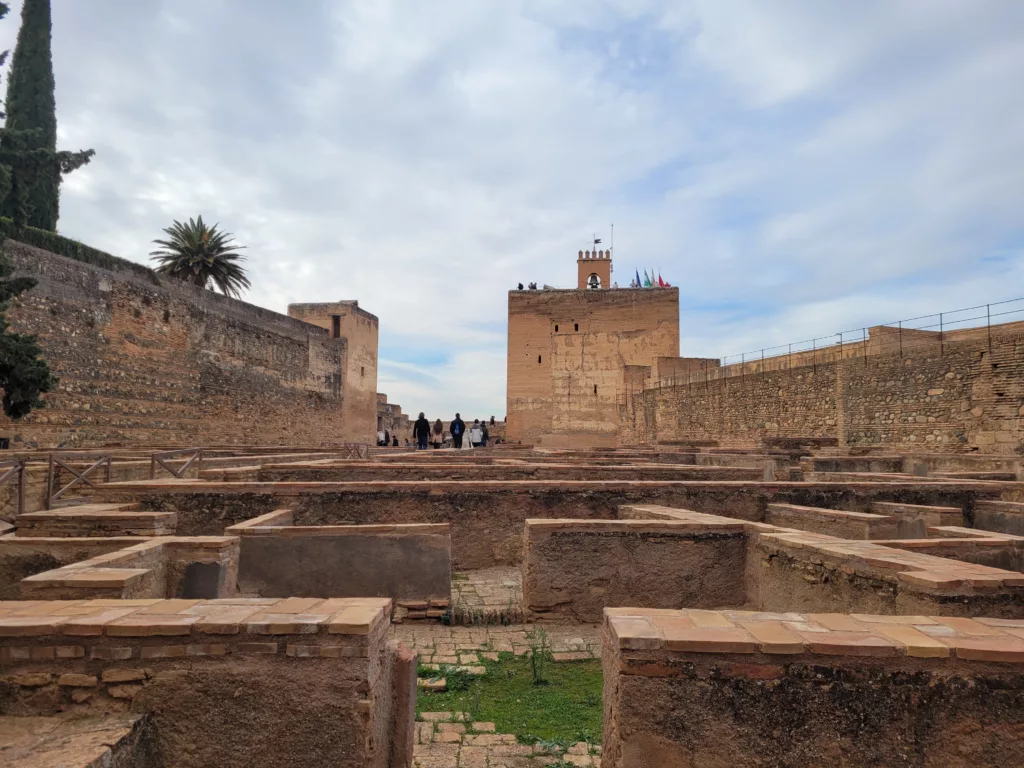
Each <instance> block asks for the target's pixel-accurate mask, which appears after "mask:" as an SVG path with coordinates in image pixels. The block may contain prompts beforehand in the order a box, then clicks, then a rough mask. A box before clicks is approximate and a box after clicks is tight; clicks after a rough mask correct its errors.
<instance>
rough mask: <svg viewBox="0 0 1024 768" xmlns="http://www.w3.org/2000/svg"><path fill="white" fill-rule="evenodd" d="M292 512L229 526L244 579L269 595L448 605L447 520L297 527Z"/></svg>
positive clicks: (248, 590) (249, 588) (249, 590)
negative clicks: (236, 539)
mask: <svg viewBox="0 0 1024 768" xmlns="http://www.w3.org/2000/svg"><path fill="white" fill-rule="evenodd" d="M291 518H292V513H291V512H290V511H284V512H278V513H271V514H270V515H265V516H263V517H262V518H257V519H255V520H252V521H249V522H248V523H243V524H241V525H237V526H234V527H232V528H229V529H228V532H229V533H230V534H232V535H237V536H239V537H240V540H241V558H240V561H239V571H238V584H239V588H240V589H241V591H242V592H243V593H244V594H252V595H261V596H263V597H293V596H294V597H389V598H393V599H394V600H396V601H399V602H402V603H407V602H410V601H412V602H424V603H433V605H432V606H424V610H426V609H427V608H428V607H432V608H433V609H434V610H437V611H438V612H440V611H442V610H443V609H444V608H447V607H448V604H449V602H450V600H451V584H452V565H451V555H452V539H451V533H450V528H449V526H448V525H444V524H440V525H408V524H399V525H346V526H309V527H303V526H292V525H290V524H289V523H290V521H291Z"/></svg>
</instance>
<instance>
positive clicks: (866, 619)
mask: <svg viewBox="0 0 1024 768" xmlns="http://www.w3.org/2000/svg"><path fill="white" fill-rule="evenodd" d="M850 616H851V617H852V618H854V619H856V620H857V621H859V622H862V623H864V624H935V623H936V622H935V620H934V619H930V618H928V617H927V616H878V615H873V614H868V613H851V614H850ZM873 629H877V628H873Z"/></svg>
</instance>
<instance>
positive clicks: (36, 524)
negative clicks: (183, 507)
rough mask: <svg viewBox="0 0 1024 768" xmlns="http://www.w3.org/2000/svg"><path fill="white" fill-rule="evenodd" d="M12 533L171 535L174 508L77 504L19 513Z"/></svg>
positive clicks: (49, 535)
mask: <svg viewBox="0 0 1024 768" xmlns="http://www.w3.org/2000/svg"><path fill="white" fill-rule="evenodd" d="M15 524H16V526H17V528H16V530H15V532H14V534H15V536H33V537H37V538H54V537H57V538H67V537H72V536H86V537H91V536H172V535H174V532H175V529H176V528H177V525H178V515H177V513H175V512H146V511H142V510H140V509H139V504H137V503H127V504H79V505H76V506H69V507H60V508H58V509H49V510H45V511H39V512H26V513H24V514H21V515H19V516H18V517H17V518H16V520H15Z"/></svg>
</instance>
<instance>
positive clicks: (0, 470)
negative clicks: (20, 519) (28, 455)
mask: <svg viewBox="0 0 1024 768" xmlns="http://www.w3.org/2000/svg"><path fill="white" fill-rule="evenodd" d="M4 485H13V486H14V499H15V501H14V506H15V515H20V514H21V513H22V512H24V511H25V460H24V459H20V460H9V461H0V487H3V486H4Z"/></svg>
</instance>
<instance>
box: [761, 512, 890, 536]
mask: <svg viewBox="0 0 1024 768" xmlns="http://www.w3.org/2000/svg"><path fill="white" fill-rule="evenodd" d="M764 521H765V522H766V523H769V524H771V525H778V526H781V527H783V528H796V529H798V530H801V531H813V532H814V533H823V534H825V535H827V536H836V537H838V538H841V539H892V538H896V536H897V535H898V532H897V525H896V521H895V520H894V519H893V518H890V517H885V516H882V515H873V514H871V513H868V512H848V511H845V510H836V509H821V508H819V507H801V506H799V505H797V504H769V505H768V511H767V513H766V514H765V517H764Z"/></svg>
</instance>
